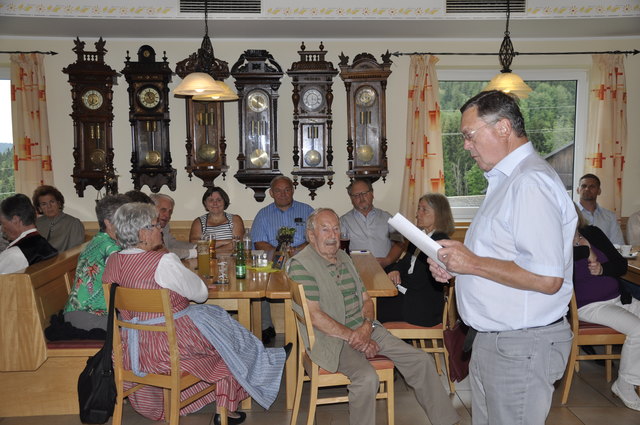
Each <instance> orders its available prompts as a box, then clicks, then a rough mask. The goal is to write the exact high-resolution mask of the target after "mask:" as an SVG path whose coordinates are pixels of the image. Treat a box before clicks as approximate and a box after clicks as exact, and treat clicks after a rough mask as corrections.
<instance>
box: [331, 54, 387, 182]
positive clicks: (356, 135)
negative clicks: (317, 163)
mask: <svg viewBox="0 0 640 425" xmlns="http://www.w3.org/2000/svg"><path fill="white" fill-rule="evenodd" d="M390 56H391V55H390V54H389V52H388V51H387V52H386V53H385V54H384V55H382V56H381V58H382V63H378V61H376V59H375V57H374V56H373V55H371V54H369V53H361V54H359V55H357V56H356V57H355V58H354V59H353V63H352V64H351V65H349V57H347V56H345V55H344V54H340V63H339V66H340V78H342V80H343V81H344V86H345V89H346V90H347V132H348V138H347V162H348V169H347V175H348V176H349V178H351V179H353V178H354V177H367V178H369V179H371V180H372V181H376V180H378V179H379V178H380V177H382V179H383V181H384V180H385V179H386V176H387V174H388V173H389V170H388V164H387V125H386V118H387V113H386V89H387V79H388V77H389V75H390V74H391V63H392V62H391V60H390V59H389V57H390Z"/></svg>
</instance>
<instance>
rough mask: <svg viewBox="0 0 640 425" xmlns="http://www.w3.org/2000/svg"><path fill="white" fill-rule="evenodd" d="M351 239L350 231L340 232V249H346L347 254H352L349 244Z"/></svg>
mask: <svg viewBox="0 0 640 425" xmlns="http://www.w3.org/2000/svg"><path fill="white" fill-rule="evenodd" d="M350 244H351V240H350V239H349V233H347V232H346V231H343V232H340V249H342V250H344V252H346V253H347V254H350V253H351V251H350V250H349V245H350Z"/></svg>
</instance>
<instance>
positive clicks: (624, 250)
mask: <svg viewBox="0 0 640 425" xmlns="http://www.w3.org/2000/svg"><path fill="white" fill-rule="evenodd" d="M620 254H622V256H623V257H629V256H631V245H620Z"/></svg>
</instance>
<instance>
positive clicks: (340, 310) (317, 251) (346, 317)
mask: <svg viewBox="0 0 640 425" xmlns="http://www.w3.org/2000/svg"><path fill="white" fill-rule="evenodd" d="M306 234H307V240H308V242H309V245H308V246H307V247H306V248H304V249H303V250H302V251H300V252H299V253H298V254H296V255H295V256H294V257H293V258H292V259H291V261H290V263H289V266H288V273H289V276H290V277H291V278H292V279H293V280H296V281H298V282H300V283H302V284H303V285H304V290H305V294H306V296H307V299H308V304H309V312H310V314H311V320H312V322H313V327H314V328H315V330H316V337H317V341H316V344H315V345H314V349H313V351H312V352H311V353H309V355H310V356H311V359H312V360H313V361H314V362H315V363H317V364H318V365H319V366H320V367H322V368H323V369H326V370H328V371H330V372H335V371H338V372H340V373H343V374H344V375H346V376H347V377H348V378H349V379H350V380H351V384H349V386H348V390H349V423H350V424H351V425H356V424H362V425H370V424H375V423H376V419H375V400H376V398H375V397H376V392H377V390H378V385H379V381H378V375H377V374H376V371H375V370H374V369H373V367H372V366H371V364H370V363H369V361H368V360H367V357H373V356H375V355H376V354H380V355H383V356H386V357H388V358H390V359H391V360H392V361H393V362H394V364H395V366H396V368H397V369H398V371H400V373H401V374H402V375H403V376H404V378H405V380H406V382H407V384H409V386H411V387H412V388H413V389H414V391H415V394H416V398H417V399H418V403H420V406H422V408H423V409H424V411H425V413H426V414H427V416H428V417H429V420H430V421H431V423H432V424H434V425H451V424H455V423H457V422H458V421H459V420H460V417H459V416H458V414H457V413H456V411H455V409H454V408H453V405H452V404H451V401H450V399H449V397H448V396H447V393H446V392H445V389H444V387H443V385H442V382H441V381H440V378H439V377H438V374H437V372H436V369H435V366H434V361H433V358H432V357H431V355H430V354H427V353H425V352H424V351H421V350H418V349H416V348H414V347H412V346H411V345H409V344H407V343H405V342H403V341H402V340H400V339H398V338H396V337H394V336H393V335H391V334H390V333H389V332H388V331H387V330H386V329H385V328H384V327H382V325H381V324H380V323H379V322H378V321H376V320H375V317H374V309H373V301H372V300H371V298H370V297H369V294H368V293H367V291H366V289H365V288H364V285H363V283H362V281H361V280H360V276H359V275H358V272H357V271H356V269H355V267H354V265H353V262H352V261H351V258H350V257H349V256H348V255H347V254H346V253H345V252H344V251H342V250H340V249H339V242H340V222H339V219H338V216H337V215H336V213H335V212H334V211H333V210H331V209H326V208H320V209H318V210H316V211H314V212H313V213H312V214H311V215H310V216H309V218H308V219H307V225H306Z"/></svg>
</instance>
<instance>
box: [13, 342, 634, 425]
mask: <svg viewBox="0 0 640 425" xmlns="http://www.w3.org/2000/svg"><path fill="white" fill-rule="evenodd" d="M281 339H282V335H278V338H277V339H276V344H278V342H279V341H281ZM616 366H617V365H616ZM305 385H308V384H305ZM445 386H446V381H445V380H444V378H443V387H445ZM610 388H611V385H610V384H607V382H606V381H605V375H604V367H601V366H598V365H596V364H595V362H582V365H581V371H580V373H579V374H577V375H576V377H575V378H574V382H573V386H572V388H571V394H570V396H569V402H568V403H567V404H566V405H565V406H562V405H560V401H559V400H560V391H559V390H556V392H555V393H554V397H553V406H552V408H551V412H550V414H549V417H548V419H547V422H546V423H547V425H607V424H615V425H638V424H640V412H636V411H633V410H630V409H627V408H626V407H625V406H624V405H623V404H622V402H621V401H620V400H619V399H617V398H615V397H614V396H613V394H612V393H611V389H610ZM456 390H457V391H456V394H455V395H453V396H451V399H452V402H453V404H454V406H455V408H456V409H457V411H458V412H459V413H460V416H461V417H462V422H461V424H464V425H470V424H471V391H470V390H469V385H468V383H467V382H466V380H465V381H463V382H461V383H458V384H457V385H456ZM328 391H336V390H335V389H329V390H328ZM307 396H308V389H307V388H306V387H305V389H304V390H303V400H302V409H301V413H300V415H299V417H298V424H305V423H306V414H307V410H306V409H307V406H306V403H307V401H308V400H307V399H306V397H307ZM34 402H36V401H35V400H34ZM395 408H396V419H395V423H396V425H416V424H427V425H428V424H430V422H429V420H428V419H427V417H426V415H425V414H424V412H423V411H422V409H421V408H420V406H419V405H418V403H417V402H416V400H415V397H414V395H413V392H412V391H411V390H410V389H409V388H408V387H407V386H406V384H405V383H404V381H403V380H402V378H398V380H397V381H396V403H395ZM377 409H378V410H377V412H378V414H377V418H376V422H377V423H376V425H386V413H385V412H386V410H385V406H384V401H382V400H380V401H378V408H377ZM124 411H125V413H124V418H123V424H124V425H153V424H157V423H158V422H154V421H150V420H148V419H146V418H144V417H142V416H140V415H138V414H137V413H136V412H135V411H134V410H133V409H132V408H131V406H130V405H126V406H125V409H124ZM214 413H215V407H214V406H207V407H205V408H204V409H203V410H201V411H200V412H197V413H194V414H191V415H189V416H186V417H183V418H181V420H180V424H181V425H213V415H214ZM290 417H291V412H290V411H287V410H286V408H285V405H284V387H281V390H280V395H279V396H278V399H277V400H276V401H275V403H274V404H273V406H271V408H270V409H269V410H268V411H266V410H264V409H263V408H261V407H260V406H258V405H257V404H256V403H253V408H252V409H251V410H249V411H247V420H246V421H245V424H255V425H263V424H273V425H288V424H289V421H290ZM108 423H109V424H110V423H111V421H109V422H108ZM348 423H349V421H348V412H347V405H346V404H337V405H333V406H320V407H318V410H317V414H316V424H318V425H329V424H331V425H348ZM43 424H46V425H81V422H80V419H79V417H78V416H76V415H73V416H39V417H31V418H0V425H43Z"/></svg>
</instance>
